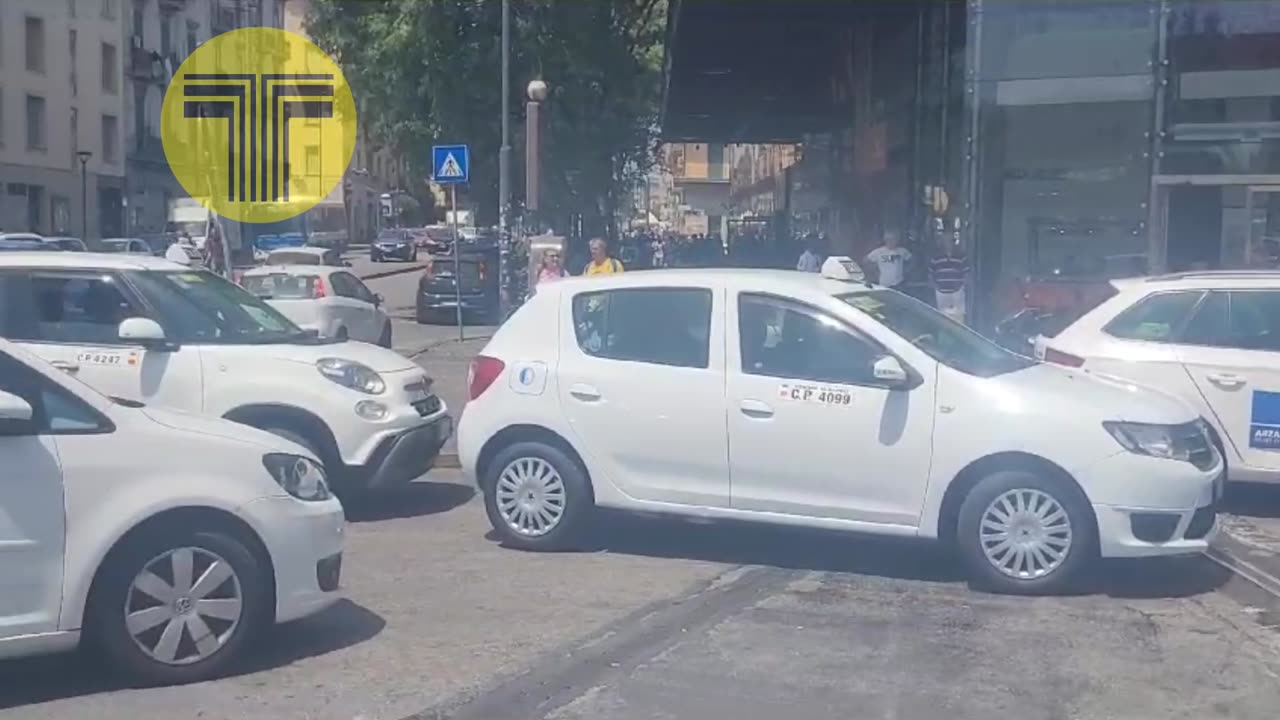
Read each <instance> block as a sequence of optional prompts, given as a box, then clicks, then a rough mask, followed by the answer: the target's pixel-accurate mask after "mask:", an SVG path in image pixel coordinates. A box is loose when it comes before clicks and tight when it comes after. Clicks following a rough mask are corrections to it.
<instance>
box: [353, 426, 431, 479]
mask: <svg viewBox="0 0 1280 720" xmlns="http://www.w3.org/2000/svg"><path fill="white" fill-rule="evenodd" d="M452 434H453V418H451V417H449V416H448V415H447V414H443V415H440V416H439V417H437V418H436V419H435V420H433V421H431V422H429V423H426V424H424V425H419V426H417V427H414V428H411V429H409V430H405V431H404V432H401V433H398V434H396V435H391V436H388V437H386V438H384V439H383V441H382V442H381V443H379V445H378V447H377V448H376V449H375V450H374V451H373V455H372V456H371V457H370V458H369V462H368V463H367V464H366V465H365V466H364V467H363V473H362V476H363V482H362V485H363V486H364V487H365V488H366V489H375V488H377V489H382V488H388V487H394V486H397V485H404V484H405V483H408V482H409V481H411V480H413V479H415V478H417V477H419V476H421V475H422V474H423V473H425V472H426V471H428V470H430V469H431V466H432V465H433V464H434V463H435V459H436V456H437V455H439V454H440V448H442V447H444V443H445V441H446V440H448V439H449V436H450V435H452Z"/></svg>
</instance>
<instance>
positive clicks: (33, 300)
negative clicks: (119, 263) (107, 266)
mask: <svg viewBox="0 0 1280 720" xmlns="http://www.w3.org/2000/svg"><path fill="white" fill-rule="evenodd" d="M10 280H11V282H13V283H15V284H16V285H17V286H18V288H20V290H19V291H20V292H22V293H23V294H25V295H26V296H27V298H28V299H29V303H28V305H27V306H28V307H30V308H31V310H32V311H31V312H30V313H28V315H29V318H28V319H27V320H26V321H25V322H24V321H22V320H13V321H11V322H10V326H11V327H8V328H6V332H7V333H8V337H10V338H12V339H16V340H34V341H44V342H55V343H75V344H83V345H118V344H120V337H119V326H120V323H121V322H122V321H124V320H126V319H128V318H131V317H140V316H143V315H144V313H143V312H142V311H141V310H140V309H139V308H138V307H137V306H136V305H135V304H134V303H133V302H132V301H131V300H129V298H128V296H127V295H126V294H125V291H124V290H123V289H122V288H121V287H120V281H119V279H118V278H116V277H115V276H112V275H104V274H102V273H93V274H90V273H59V272H44V271H33V272H31V273H29V274H25V276H24V277H17V278H14V277H11V278H10ZM24 286H25V287H24ZM10 294H11V295H12V292H11V293H10Z"/></svg>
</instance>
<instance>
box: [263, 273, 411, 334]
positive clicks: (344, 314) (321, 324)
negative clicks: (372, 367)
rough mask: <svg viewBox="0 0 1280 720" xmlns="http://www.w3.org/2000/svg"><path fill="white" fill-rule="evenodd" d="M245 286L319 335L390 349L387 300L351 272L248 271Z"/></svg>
mask: <svg viewBox="0 0 1280 720" xmlns="http://www.w3.org/2000/svg"><path fill="white" fill-rule="evenodd" d="M240 284H241V285H242V286H243V287H244V289H246V290H248V291H249V292H251V293H253V294H254V295H257V296H258V297H260V298H262V299H263V300H266V301H267V304H268V305H270V306H271V307H273V308H275V309H276V310H279V311H280V312H281V313H282V314H283V315H284V316H285V317H287V318H289V319H290V320H292V321H293V322H294V323H295V324H297V325H298V327H300V328H302V329H304V330H315V331H316V332H317V333H318V334H319V335H320V337H323V338H335V339H338V340H347V339H351V340H359V341H360V342H367V343H373V344H375V345H381V346H382V347H385V348H389V347H391V318H389V317H387V313H386V312H384V311H383V309H382V296H380V295H378V294H377V293H375V292H373V291H372V290H370V289H369V287H368V286H367V285H365V284H364V282H362V281H361V280H360V278H358V277H356V276H355V274H353V273H352V272H351V271H350V270H347V269H346V268H342V267H329V266H325V265H266V266H263V267H258V268H254V269H252V270H246V271H245V273H244V275H243V276H241V278H240Z"/></svg>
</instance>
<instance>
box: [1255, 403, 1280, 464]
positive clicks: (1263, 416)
mask: <svg viewBox="0 0 1280 720" xmlns="http://www.w3.org/2000/svg"><path fill="white" fill-rule="evenodd" d="M1249 447H1251V448H1257V449H1259V450H1280V392H1267V391H1265V390H1256V391H1254V393H1253V413H1252V414H1251V415H1250V416H1249Z"/></svg>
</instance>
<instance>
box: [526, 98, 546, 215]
mask: <svg viewBox="0 0 1280 720" xmlns="http://www.w3.org/2000/svg"><path fill="white" fill-rule="evenodd" d="M549 91H550V89H549V88H548V87H547V84H546V83H545V82H544V81H542V80H533V81H531V82H530V83H529V87H528V88H526V89H525V93H526V94H527V95H528V97H529V99H528V101H527V102H526V103H525V106H524V108H525V120H524V122H525V125H524V144H525V162H524V207H525V210H526V211H527V212H528V214H529V223H528V225H529V226H531V227H532V229H533V231H534V232H537V231H538V230H539V228H538V227H537V222H536V219H537V216H538V190H539V188H538V178H539V176H540V175H541V168H540V166H539V163H540V162H541V154H540V150H541V145H542V135H541V130H542V122H541V118H540V115H541V109H542V103H543V102H544V101H545V100H546V99H547V94H548V92H549Z"/></svg>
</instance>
